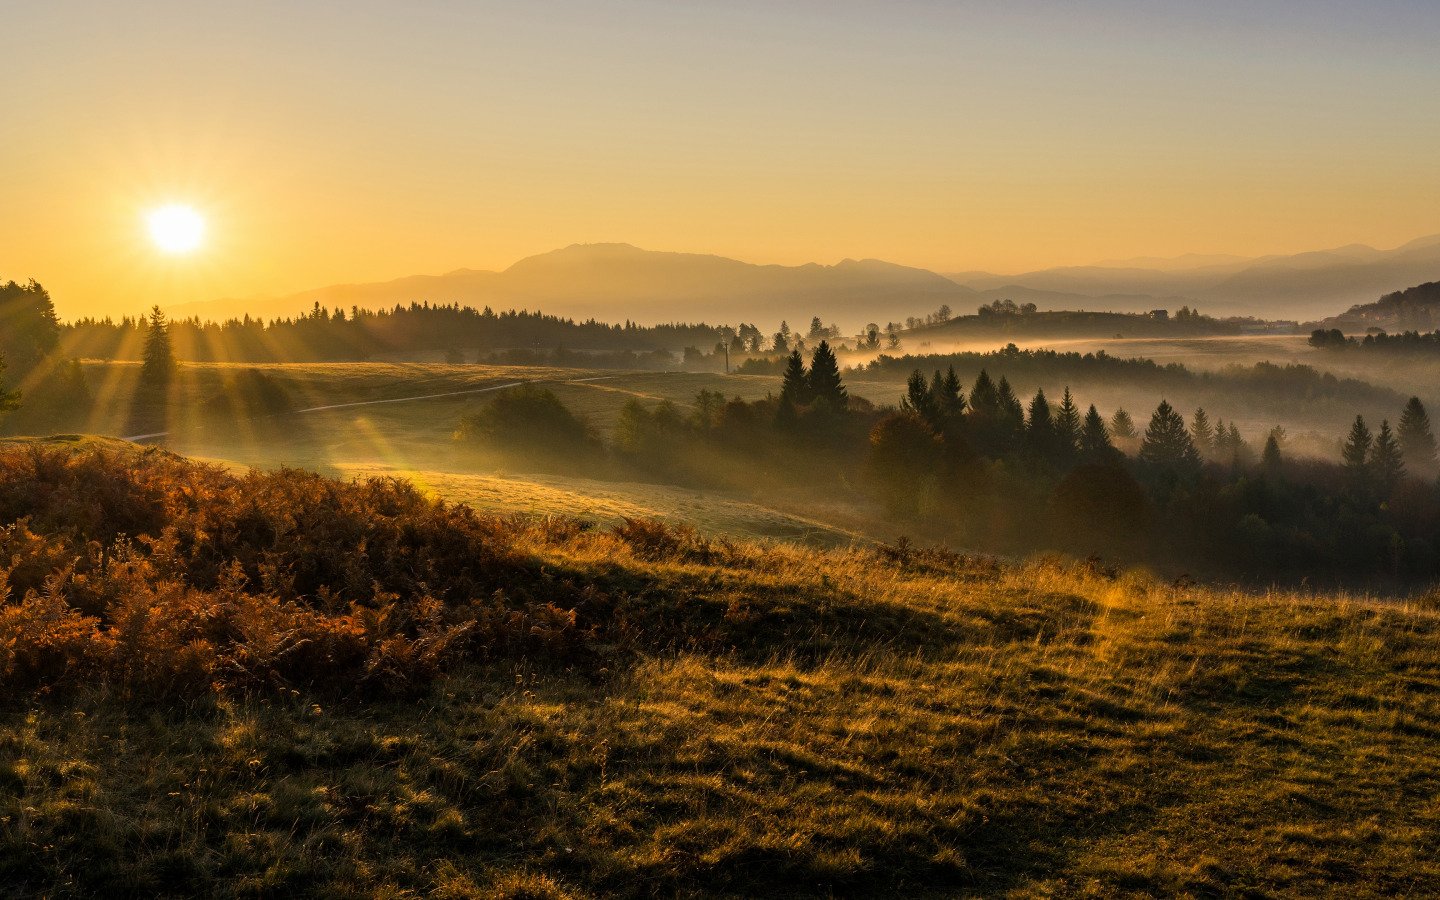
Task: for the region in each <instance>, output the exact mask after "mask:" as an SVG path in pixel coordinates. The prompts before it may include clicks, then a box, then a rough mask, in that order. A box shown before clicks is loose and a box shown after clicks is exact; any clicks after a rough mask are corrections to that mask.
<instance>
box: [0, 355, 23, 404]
mask: <svg viewBox="0 0 1440 900" xmlns="http://www.w3.org/2000/svg"><path fill="white" fill-rule="evenodd" d="M19 408H20V392H19V391H11V390H7V389H6V387H5V357H3V356H0V412H9V411H10V410H12V409H19Z"/></svg>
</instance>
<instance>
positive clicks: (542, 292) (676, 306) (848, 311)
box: [169, 244, 974, 328]
mask: <svg viewBox="0 0 1440 900" xmlns="http://www.w3.org/2000/svg"><path fill="white" fill-rule="evenodd" d="M973 296H974V292H973V291H971V290H969V289H968V288H963V287H961V286H959V285H957V284H955V283H954V282H952V281H950V280H949V279H947V278H944V277H943V276H940V275H936V274H935V273H934V272H930V271H927V270H925V269H915V268H910V267H907V266H900V265H895V264H893V263H887V262H883V261H881V260H851V259H847V260H844V261H842V262H840V263H837V264H836V265H833V266H822V265H817V264H814V263H811V264H808V265H803V266H778V265H763V266H762V265H753V264H751V263H745V262H740V261H739V260H734V259H727V258H725V257H721V256H709V255H704V254H697V253H662V252H657V251H651V250H641V249H639V248H636V247H632V246H630V245H628V244H575V245H572V246H570V247H566V248H564V249H561V250H554V251H552V252H549V253H542V254H539V255H537V256H531V257H527V258H526V259H522V260H520V261H519V262H517V263H515V264H514V265H512V266H510V267H509V268H508V269H506V270H504V271H503V272H482V271H475V270H471V269H460V270H457V271H455V272H451V273H449V274H447V275H435V276H416V277H411V278H400V279H396V280H395V281H389V282H384V283H379V284H358V285H357V284H351V285H334V286H331V287H326V288H319V289H317V290H311V291H305V292H302V293H299V294H294V295H291V296H288V297H281V298H277V299H271V300H261V301H254V300H250V301H233V300H227V301H213V302H207V303H194V304H185V305H182V306H176V307H173V308H171V309H170V310H169V311H170V313H171V314H172V315H175V316H179V317H188V316H200V317H202V318H207V319H214V318H226V317H230V316H238V315H242V314H244V313H246V312H248V313H250V314H251V315H261V316H264V317H274V316H289V315H295V314H297V313H300V312H304V311H305V310H307V309H309V308H310V307H311V306H313V305H314V304H315V303H319V304H320V305H322V306H325V307H342V308H349V307H350V306H352V305H355V306H361V307H365V308H371V309H373V308H376V307H380V306H391V305H394V304H396V303H410V302H412V301H425V300H428V301H430V302H432V303H460V304H463V305H470V306H475V307H481V306H487V305H488V306H493V307H496V308H510V307H515V308H522V309H532V310H533V309H543V310H544V311H545V312H547V313H551V314H553V315H564V316H573V317H578V318H588V317H590V316H597V317H603V318H605V319H606V320H612V321H613V320H626V319H628V320H632V321H636V322H640V323H642V324H653V323H656V322H671V321H710V322H729V323H734V322H737V321H746V322H751V321H753V322H760V323H764V325H765V327H766V328H771V327H774V326H775V325H776V324H778V323H779V320H780V319H782V318H788V319H789V320H790V321H791V322H792V323H795V324H800V323H802V322H803V323H808V322H809V320H810V317H811V316H814V315H819V316H823V317H824V318H825V320H826V321H827V322H829V321H831V320H832V319H841V318H843V319H845V320H846V321H847V323H849V322H853V321H855V320H864V319H867V317H868V318H869V319H875V318H879V319H880V320H881V321H884V319H885V317H886V316H889V317H891V318H897V319H903V318H904V317H905V316H907V315H915V314H916V313H917V312H925V311H927V310H929V309H933V308H934V307H935V306H938V305H939V304H941V303H945V302H950V303H952V304H953V303H958V302H965V301H967V300H968V299H969V298H971V297H973ZM859 324H863V321H862V322H860V323H859Z"/></svg>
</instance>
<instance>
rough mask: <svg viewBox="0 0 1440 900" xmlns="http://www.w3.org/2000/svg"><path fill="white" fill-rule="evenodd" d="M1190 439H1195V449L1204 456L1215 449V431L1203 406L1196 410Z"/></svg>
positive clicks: (1191, 425) (1191, 423)
mask: <svg viewBox="0 0 1440 900" xmlns="http://www.w3.org/2000/svg"><path fill="white" fill-rule="evenodd" d="M1190 437H1191V438H1193V439H1194V441H1195V449H1196V450H1198V451H1200V454H1201V455H1202V456H1203V455H1205V454H1207V453H1209V452H1210V451H1211V450H1213V449H1214V448H1215V430H1214V428H1213V426H1211V424H1210V417H1209V416H1207V415H1206V414H1205V408H1204V407H1203V406H1202V407H1200V408H1199V409H1197V410H1195V416H1194V418H1192V419H1191V420H1190Z"/></svg>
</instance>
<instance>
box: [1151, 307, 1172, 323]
mask: <svg viewBox="0 0 1440 900" xmlns="http://www.w3.org/2000/svg"><path fill="white" fill-rule="evenodd" d="M1150 318H1152V319H1159V320H1160V321H1161V322H1168V321H1170V310H1168V309H1152V310H1150Z"/></svg>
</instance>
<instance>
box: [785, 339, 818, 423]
mask: <svg viewBox="0 0 1440 900" xmlns="http://www.w3.org/2000/svg"><path fill="white" fill-rule="evenodd" d="M813 398H814V395H813V394H812V393H811V391H810V378H809V374H808V373H807V372H806V371H805V360H804V359H803V358H802V357H801V356H800V351H799V350H792V351H790V358H789V359H788V360H786V363H785V375H784V377H783V380H782V381H781V382H780V406H781V408H782V409H784V408H786V407H789V408H790V409H791V410H792V411H793V410H796V409H799V408H800V407H802V406H807V405H809V403H810V401H811V400H812V399H813Z"/></svg>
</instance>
